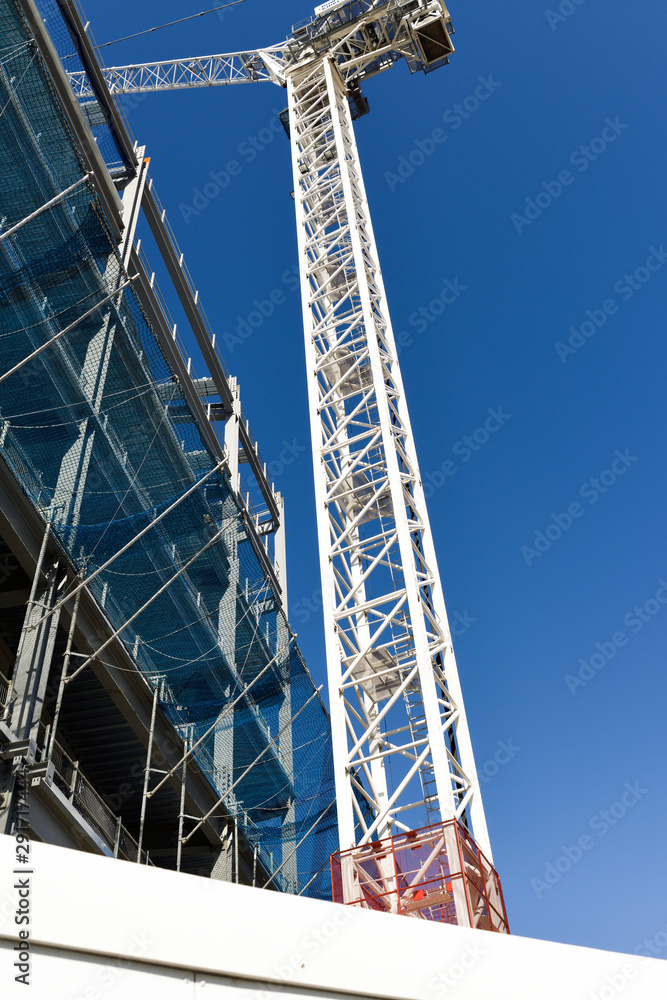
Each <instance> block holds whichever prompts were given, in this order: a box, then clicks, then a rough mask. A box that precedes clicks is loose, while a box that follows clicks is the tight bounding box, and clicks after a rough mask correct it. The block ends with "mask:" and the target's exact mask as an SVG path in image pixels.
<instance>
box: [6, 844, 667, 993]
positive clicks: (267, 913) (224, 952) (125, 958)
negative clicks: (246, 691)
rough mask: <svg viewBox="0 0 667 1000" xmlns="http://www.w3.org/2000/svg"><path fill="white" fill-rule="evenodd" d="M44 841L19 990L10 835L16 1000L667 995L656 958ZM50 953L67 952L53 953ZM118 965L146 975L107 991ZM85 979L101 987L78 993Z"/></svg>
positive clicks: (36, 853)
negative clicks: (27, 980) (28, 978)
mask: <svg viewBox="0 0 667 1000" xmlns="http://www.w3.org/2000/svg"><path fill="white" fill-rule="evenodd" d="M31 848H32V851H31V862H32V864H31V868H32V869H34V876H33V886H34V895H33V897H32V906H33V909H32V915H33V923H32V925H31V932H32V942H33V945H34V946H37V950H36V951H35V952H34V954H33V959H32V983H33V985H32V986H31V987H30V989H29V990H25V988H24V987H22V986H18V985H17V986H14V981H13V975H12V969H11V965H12V962H13V957H12V952H13V945H14V944H15V943H16V940H17V939H16V932H17V930H18V928H17V927H16V925H15V924H14V918H13V911H14V909H15V907H16V902H15V900H16V892H15V890H14V889H13V883H14V881H15V876H14V874H13V868H14V867H15V865H14V852H15V843H14V839H13V838H11V837H6V836H0V984H1V993H2V997H3V1000H4V998H5V997H9V998H11V1000H14V997H30V998H31V1000H80V998H85V1000H106V998H107V996H109V997H111V998H113V1000H116V996H118V998H119V1000H120V997H122V998H123V1000H139V998H141V1000H146V998H148V1000H153V997H155V998H156V1000H157V998H158V997H159V998H160V1000H186V998H187V1000H191V997H196V998H197V1000H206V997H209V996H210V997H212V998H213V1000H223V998H224V1000H297V997H298V998H299V1000H306V998H308V997H320V996H321V995H322V994H325V995H327V996H329V997H331V996H332V995H333V996H340V997H341V1000H342V998H343V997H344V996H345V995H347V996H350V995H352V996H359V997H362V996H363V997H387V998H394V1000H441V998H443V997H444V998H447V1000H448V998H449V997H450V996H460V997H465V1000H488V998H489V997H493V998H494V1000H536V998H539V1000H563V998H564V997H572V998H575V1000H579V998H581V1000H592V998H595V997H598V998H601V1000H604V998H612V997H615V996H616V994H619V995H620V996H621V997H622V1000H658V998H662V997H665V996H667V962H662V961H659V960H657V959H650V958H640V957H638V956H636V955H619V954H614V953H612V952H605V951H594V950H592V949H589V948H577V947H573V946H571V945H562V944H554V943H551V942H546V941H536V940H532V939H530V938H521V937H516V936H514V937H508V936H507V935H504V934H491V933H488V932H485V931H475V930H471V929H467V928H464V927H453V926H451V925H447V924H434V923H430V922H428V921H422V920H411V919H406V918H404V917H393V916H391V914H381V913H372V912H369V911H367V910H359V909H356V908H355V907H345V908H343V907H341V906H337V905H335V904H333V903H323V902H320V901H318V900H312V899H304V898H299V897H295V896H288V895H285V894H281V893H276V892H268V891H265V890H262V889H252V888H250V887H248V886H241V885H235V884H231V883H226V882H218V881H211V880H209V879H203V878H197V877H196V876H194V875H184V874H177V873H176V872H169V871H161V870H160V869H156V868H149V867H146V866H143V865H136V864H130V863H129V862H126V861H116V860H114V859H108V858H101V857H98V856H94V855H90V854H84V853H82V852H80V851H73V850H68V849H65V848H60V847H53V846H51V845H47V844H40V843H33V844H32V845H31ZM618 920H619V921H621V920H623V913H622V905H621V903H619V914H618ZM8 946H10V947H8ZM45 950H48V951H49V952H51V953H55V952H57V953H58V955H59V957H58V958H53V959H51V958H47V957H45ZM52 962H53V963H55V962H58V963H63V964H62V965H61V966H60V968H62V969H64V970H66V971H67V976H68V979H67V980H66V981H67V982H68V984H69V990H70V991H69V993H67V992H65V993H64V995H63V994H62V993H61V994H60V995H59V994H58V993H57V992H55V991H54V989H53V984H54V983H57V982H58V980H57V979H55V978H54V973H53V972H52V970H53V969H54V968H55V965H54V964H52ZM116 962H121V963H125V962H130V963H134V964H133V966H132V969H133V973H132V975H134V974H135V973H136V978H132V976H131V975H130V972H129V971H128V976H127V978H125V979H124V980H121V979H120V977H117V979H118V983H119V986H120V983H121V982H122V984H123V987H124V989H123V990H122V991H120V992H116V993H113V992H107V988H106V987H105V986H104V984H102V983H98V982H96V981H95V977H96V975H97V972H98V971H99V970H101V969H105V968H109V967H113V966H114V964H115V963H116ZM137 964H138V966H139V967H138V968H137V967H136V966H137ZM118 967H119V968H122V965H121V966H118ZM81 970H83V971H81ZM195 979H196V981H197V982H196V984H195V982H194V981H195ZM91 980H92V982H91ZM187 980H190V982H189V983H188V982H187ZM86 982H88V983H89V987H90V988H91V989H92V988H97V989H98V994H99V995H95V993H90V994H89V995H88V996H86V993H85V991H82V990H81V989H80V988H79V989H75V986H76V987H81V986H83V985H85V983H86ZM203 982H205V983H206V985H205V986H203V985H202V983H203ZM156 984H157V990H156V989H155V986H156ZM614 984H615V985H614ZM59 985H60V984H59ZM188 989H189V990H190V992H188Z"/></svg>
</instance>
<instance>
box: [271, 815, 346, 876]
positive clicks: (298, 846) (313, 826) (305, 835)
mask: <svg viewBox="0 0 667 1000" xmlns="http://www.w3.org/2000/svg"><path fill="white" fill-rule="evenodd" d="M335 802H336V800H335V798H334V799H332V800H331V802H330V803H329V805H328V806H327V807H326V809H325V810H324V812H321V813H320V815H319V816H318V817H317V819H316V820H315V822H314V823H313V825H312V826H311V827H309V829H308V830H307V831H306V832H305V833H304V835H303V837H302V838H301V840H300V841H299V843H298V844H297V845H296V847H295V848H294V850H293V851H292V852H291V854H288V855H287V857H286V858H285V860H284V861H283V862H282V864H280V865H279V866H278V867H277V868H276V870H275V871H274V873H273V875H272V876H271V878H270V879H269V881H268V882H265V883H264V885H263V886H262V889H267V888H268V887H269V886H270V885H271V883H272V882H273V880H274V878H275V877H276V875H277V874H278V872H279V871H280V869H281V868H284V867H285V865H286V864H287V862H288V861H291V859H292V858H293V857H294V855H295V854H296V852H297V851H298V850H299V848H300V847H301V845H302V844H303V842H304V840H305V839H306V837H309V836H310V835H311V833H312V832H313V830H314V829H315V827H316V826H317V824H318V823H321V822H322V820H323V819H324V817H325V816H326V814H327V813H328V812H329V810H330V809H331V807H332V806H333V805H335ZM327 860H328V859H327ZM322 868H324V865H322ZM321 870H322V869H320V871H321ZM316 874H317V875H319V872H316ZM312 881H313V880H312V879H311V880H310V882H312ZM310 882H309V883H308V885H310ZM305 888H307V886H306V887H305ZM299 895H300V893H299Z"/></svg>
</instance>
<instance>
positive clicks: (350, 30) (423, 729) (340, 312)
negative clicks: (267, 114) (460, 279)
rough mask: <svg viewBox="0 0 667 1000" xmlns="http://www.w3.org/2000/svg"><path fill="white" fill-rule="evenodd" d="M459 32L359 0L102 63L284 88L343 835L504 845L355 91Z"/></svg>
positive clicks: (109, 73)
mask: <svg viewBox="0 0 667 1000" xmlns="http://www.w3.org/2000/svg"><path fill="white" fill-rule="evenodd" d="M450 30H451V22H450V18H449V14H448V12H447V9H446V7H445V5H444V3H441V2H440V0H427V2H424V3H421V2H419V0H392V2H389V3H380V4H373V3H372V0H354V2H353V3H348V4H346V5H343V6H341V7H340V8H338V9H336V10H335V11H333V12H328V13H327V14H326V15H324V16H322V17H316V18H312V19H310V20H309V21H308V22H306V23H305V24H303V25H299V26H297V27H296V28H294V29H293V34H292V36H290V38H288V39H287V41H286V42H285V43H283V44H282V45H279V46H274V47H272V48H270V49H264V50H256V51H255V52H249V53H234V54H231V55H226V56H210V57H204V58H198V59H187V60H175V61H171V62H169V63H152V64H146V65H144V66H129V67H119V68H114V69H107V70H104V71H103V72H104V74H105V76H106V79H107V82H108V83H109V86H110V88H111V90H112V92H116V93H123V92H124V93H129V92H137V91H139V90H165V89H167V90H168V89H176V88H179V87H198V86H210V85H215V84H228V83H238V82H251V81H262V80H272V81H273V82H276V83H280V84H281V85H283V86H287V89H288V97H289V122H290V131H291V146H292V161H293V172H294V198H295V207H296V213H297V233H298V242H299V264H300V272H301V288H302V305H303V319H304V328H305V340H306V353H307V359H308V372H309V400H310V416H311V432H312V442H313V457H314V466H315V492H316V501H317V519H318V533H319V546H320V563H321V574H322V582H323V593H324V601H323V604H324V617H325V635H326V651H327V668H328V674H329V686H330V696H331V715H332V728H333V741H334V767H335V771H336V792H337V805H338V816H339V827H340V843H341V848H342V849H343V850H345V849H346V848H348V847H352V846H354V845H358V846H361V845H363V844H366V843H368V842H369V841H371V840H375V839H377V838H384V837H386V836H391V835H393V834H395V833H399V832H401V831H407V830H410V829H414V828H415V827H418V826H423V825H424V824H425V823H428V822H433V821H436V820H438V819H443V820H445V819H451V818H457V819H459V820H461V821H462V822H463V823H464V824H465V825H467V826H469V827H470V828H471V829H472V831H473V833H474V836H475V839H476V841H477V843H478V845H479V847H480V848H481V849H482V851H483V852H484V853H485V854H486V856H487V858H489V860H490V859H491V850H490V846H489V841H488V835H487V829H486V822H485V819H484V811H483V807H482V803H481V798H480V793H479V785H478V781H477V778H476V772H475V765H474V760H473V754H472V748H471V743H470V736H469V732H468V726H467V722H466V717H465V712H464V708H463V700H462V697H461V690H460V685H459V679H458V672H457V668H456V661H455V658H454V652H453V649H452V642H451V636H450V632H449V628H448V624H447V615H446V611H445V605H444V599H443V595H442V589H441V585H440V579H439V574H438V568H437V563H436V557H435V551H434V547H433V540H432V536H431V531H430V527H429V522H428V515H427V511H426V504H425V499H424V491H423V488H422V484H421V479H420V474H419V468H418V464H417V458H416V454H415V446H414V441H413V437H412V432H411V429H410V421H409V417H408V412H407V407H406V402H405V395H404V392H403V385H402V381H401V375H400V370H399V366H398V361H397V355H396V346H395V342H394V338H393V333H392V330H391V324H390V321H389V314H388V310H387V303H386V297H385V291H384V287H383V284H382V276H381V273H380V267H379V263H378V257H377V250H376V247H375V242H374V238H373V231H372V226H371V221H370V215H369V211H368V203H367V200H366V195H365V191H364V185H363V180H362V176H361V169H360V166H359V158H358V154H357V148H356V143H355V139H354V133H353V127H352V121H351V114H350V106H349V99H350V96H351V94H352V92H353V91H354V89H355V88H357V90H358V86H359V82H360V81H361V80H363V79H364V78H365V77H367V76H370V75H372V74H374V73H378V72H381V71H382V70H384V69H386V68H388V67H389V66H391V65H393V63H394V62H396V61H397V60H398V59H401V58H405V59H406V61H407V62H408V66H409V68H410V70H411V71H414V70H415V69H424V70H426V71H428V70H431V69H434V68H437V67H438V66H440V65H442V64H443V63H445V62H447V56H448V54H449V53H451V52H452V51H453V49H452V46H451V41H450V37H449V32H450ZM71 78H72V81H73V85H74V86H75V89H76V90H77V93H78V94H79V95H80V96H81V97H82V98H83V99H84V100H85V99H86V98H87V97H88V96H89V95H90V93H91V91H90V90H88V89H86V88H87V84H86V82H85V79H84V78H82V77H80V75H78V74H72V77H71Z"/></svg>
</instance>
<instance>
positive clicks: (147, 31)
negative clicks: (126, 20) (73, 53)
mask: <svg viewBox="0 0 667 1000" xmlns="http://www.w3.org/2000/svg"><path fill="white" fill-rule="evenodd" d="M240 3H245V0H232V2H231V3H223V4H220V6H219V7H211V8H210V10H200V11H199V13H197V14H189V15H188V16H187V17H179V18H178V19H177V20H176V21H167V23H166V24H156V25H155V27H154V28H145V29H144V31H135V33H134V34H133V35H123V37H122V38H114V40H113V41H112V42H103V43H102V44H101V45H95V46H94V47H95V48H96V49H106V48H108V46H109V45H115V44H116V42H126V41H127V40H128V39H129V38H138V37H139V35H150V33H151V32H152V31H159V30H160V28H170V27H171V26H172V24H182V23H183V21H192V20H193V18H195V17H203V16H204V14H215V12H216V11H218V10H224V9H225V7H236V6H237V4H240Z"/></svg>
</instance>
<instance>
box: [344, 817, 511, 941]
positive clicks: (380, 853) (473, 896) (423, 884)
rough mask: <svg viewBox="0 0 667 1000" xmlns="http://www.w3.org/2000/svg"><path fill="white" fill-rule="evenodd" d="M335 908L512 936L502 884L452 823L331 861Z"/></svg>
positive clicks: (468, 838) (469, 839)
mask: <svg viewBox="0 0 667 1000" xmlns="http://www.w3.org/2000/svg"><path fill="white" fill-rule="evenodd" d="M331 884H332V896H333V899H334V901H335V902H337V903H344V904H345V905H347V906H358V907H362V908H365V909H369V910H379V911H381V912H386V913H399V914H404V915H406V916H410V917H417V918H419V919H421V920H433V921H439V922H440V923H445V924H459V925H460V926H463V927H476V928H480V929H483V930H488V931H496V932H499V933H501V934H508V933H509V928H508V924H507V914H506V912H505V903H504V900H503V893H502V889H501V886H500V879H499V878H498V873H497V872H496V870H495V868H494V867H493V865H492V864H491V863H490V861H488V860H487V858H486V857H485V856H484V854H483V853H482V852H481V851H480V849H479V848H478V847H477V844H476V843H475V841H474V840H473V838H472V837H471V836H470V834H469V833H468V831H467V830H466V829H465V827H464V826H462V825H461V823H459V822H458V821H457V820H448V821H446V822H444V823H436V824H432V825H430V826H425V827H423V828H422V829H420V830H410V831H408V832H407V833H402V834H398V835H397V836H394V837H387V838H386V839H384V840H374V841H371V842H370V843H367V844H364V845H363V846H361V847H353V848H351V849H350V850H347V851H340V852H338V853H336V854H333V855H332V856H331Z"/></svg>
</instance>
